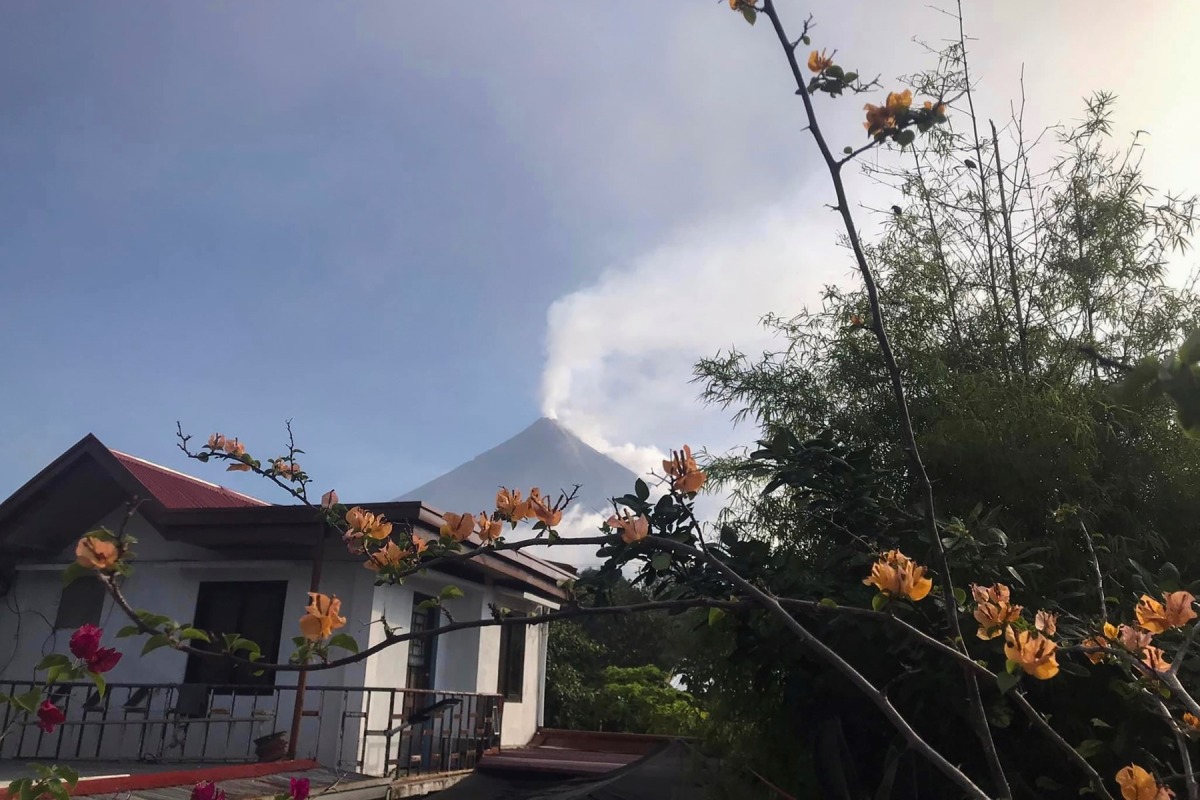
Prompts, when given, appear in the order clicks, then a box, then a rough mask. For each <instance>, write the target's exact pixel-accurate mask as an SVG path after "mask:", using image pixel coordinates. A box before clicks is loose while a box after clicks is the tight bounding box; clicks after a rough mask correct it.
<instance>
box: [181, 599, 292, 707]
mask: <svg viewBox="0 0 1200 800" xmlns="http://www.w3.org/2000/svg"><path fill="white" fill-rule="evenodd" d="M286 599H287V581H205V582H203V583H201V584H200V591H199V592H198V593H197V596H196V614H195V618H194V621H193V623H192V624H193V625H194V626H195V627H197V628H200V629H201V630H206V631H212V632H214V633H216V634H217V635H218V638H219V637H220V635H221V634H225V633H236V634H239V635H240V636H242V637H244V638H246V639H249V640H250V641H252V642H255V643H256V644H258V646H259V647H260V648H261V649H262V657H263V660H264V661H276V660H277V659H278V657H279V639H280V632H281V630H282V628H283V610H284V608H283V607H284V603H285V601H286ZM192 644H194V645H196V646H197V647H204V644H203V643H202V642H193V643H192ZM213 649H215V647H214V648H213ZM184 681H185V682H186V683H195V684H206V685H209V686H220V685H228V684H241V685H251V686H274V685H275V673H273V672H264V673H263V674H262V675H254V668H253V667H250V666H247V665H244V664H235V663H234V662H232V661H228V660H225V659H219V658H204V657H202V656H189V657H188V663H187V670H186V671H185V673H184Z"/></svg>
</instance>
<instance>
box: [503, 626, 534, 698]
mask: <svg viewBox="0 0 1200 800" xmlns="http://www.w3.org/2000/svg"><path fill="white" fill-rule="evenodd" d="M512 616H514V617H523V616H525V615H524V614H522V613H520V612H517V611H514V612H512ZM527 627H528V626H527V625H504V626H502V627H501V628H500V678H499V681H498V685H497V687H496V691H497V693H498V694H500V696H502V697H503V698H504V699H505V700H512V701H513V702H514V703H519V702H521V695H522V692H523V689H524V688H525V630H526V628H527Z"/></svg>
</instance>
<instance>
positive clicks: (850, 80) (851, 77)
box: [842, 72, 858, 83]
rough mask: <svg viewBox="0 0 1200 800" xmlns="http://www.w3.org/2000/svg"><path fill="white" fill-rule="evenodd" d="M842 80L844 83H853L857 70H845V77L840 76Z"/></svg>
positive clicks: (856, 78)
mask: <svg viewBox="0 0 1200 800" xmlns="http://www.w3.org/2000/svg"><path fill="white" fill-rule="evenodd" d="M842 80H844V81H845V82H846V83H854V82H855V81H856V80H858V73H857V72H847V73H846V75H845V77H844V78H842Z"/></svg>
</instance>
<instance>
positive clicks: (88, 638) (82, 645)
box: [70, 623, 104, 661]
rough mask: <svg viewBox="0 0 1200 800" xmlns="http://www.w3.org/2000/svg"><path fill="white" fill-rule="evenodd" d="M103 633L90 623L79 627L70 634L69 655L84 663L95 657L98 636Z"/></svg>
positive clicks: (98, 643) (98, 645) (97, 648)
mask: <svg viewBox="0 0 1200 800" xmlns="http://www.w3.org/2000/svg"><path fill="white" fill-rule="evenodd" d="M103 633H104V631H103V630H101V629H100V628H97V627H96V626H95V625H92V624H91V623H84V624H83V625H80V626H79V629H78V630H76V631H75V632H74V633H72V634H71V641H70V648H71V655H73V656H75V657H76V658H81V659H83V660H84V661H87V660H88V659H90V658H91V657H92V656H94V655H96V651H97V650H99V649H100V636H101V635H102V634H103Z"/></svg>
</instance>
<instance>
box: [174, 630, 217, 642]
mask: <svg viewBox="0 0 1200 800" xmlns="http://www.w3.org/2000/svg"><path fill="white" fill-rule="evenodd" d="M179 638H180V639H185V640H187V641H189V642H210V643H211V642H212V639H211V638H210V637H209V635H208V633H206V632H205V631H202V630H200V629H199V628H180V629H179Z"/></svg>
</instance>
